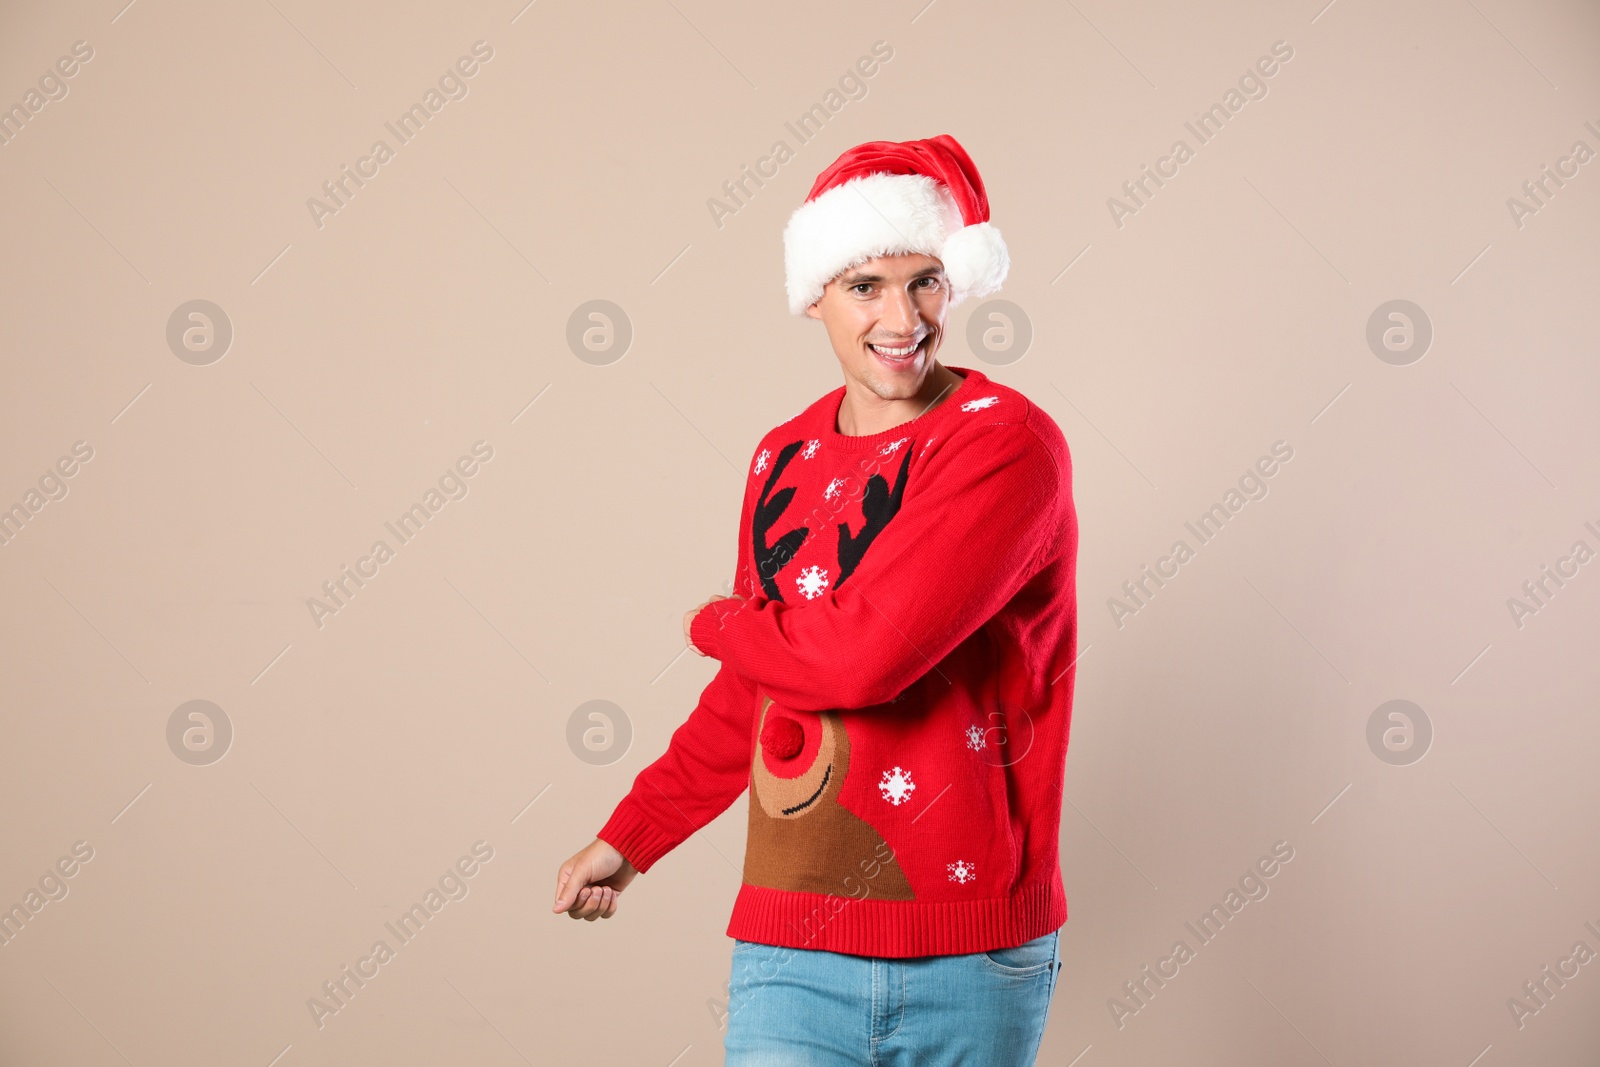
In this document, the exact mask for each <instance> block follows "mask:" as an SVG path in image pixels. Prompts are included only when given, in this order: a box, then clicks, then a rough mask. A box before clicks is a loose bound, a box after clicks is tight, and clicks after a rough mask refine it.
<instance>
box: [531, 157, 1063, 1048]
mask: <svg viewBox="0 0 1600 1067" xmlns="http://www.w3.org/2000/svg"><path fill="white" fill-rule="evenodd" d="M988 218H989V205H988V200H987V197H986V195H985V192H984V187H983V182H982V180H981V179H980V178H979V177H978V173H977V169H976V168H975V167H974V166H973V164H972V160H971V158H970V157H968V155H967V153H966V152H965V151H964V150H963V149H962V148H961V146H960V145H959V144H957V143H956V141H955V140H954V138H951V137H949V136H944V135H941V136H937V137H932V138H929V139H926V140H920V141H908V142H903V143H897V142H890V141H873V142H869V143H867V144H864V145H859V146H857V147H856V148H852V149H850V150H849V151H848V152H846V153H844V155H842V156H840V157H839V159H838V160H836V161H835V162H834V163H833V164H832V165H831V166H830V167H829V168H828V169H827V170H825V171H823V173H822V174H821V175H820V176H819V177H818V178H817V181H816V183H815V184H814V185H813V187H812V189H811V193H810V195H809V196H808V197H807V198H806V202H805V203H804V204H802V205H801V206H800V207H799V208H798V209H796V211H795V212H794V215H793V216H792V217H791V219H790V221H789V224H788V226H787V228H786V229H785V231H784V246H785V267H786V272H787V286H788V295H789V309H790V311H791V312H793V313H794V314H805V315H808V316H810V317H811V318H814V319H818V320H820V321H821V322H822V323H823V325H824V326H825V327H826V329H827V332H828V340H829V342H830V344H831V345H832V348H833V351H834V354H835V356H837V358H838V360H839V363H840V367H841V369H842V371H843V375H844V384H843V385H842V386H841V387H839V388H837V389H834V390H833V391H832V392H830V393H828V394H827V395H826V396H823V397H822V398H820V399H819V400H817V401H816V402H814V403H813V404H811V405H810V406H809V407H807V408H806V409H805V410H804V411H802V412H800V413H799V414H798V415H796V416H794V417H793V418H791V419H789V420H788V421H787V422H785V423H783V424H782V425H781V426H778V427H776V428H775V429H773V430H772V431H770V432H769V433H768V434H767V435H766V436H765V437H763V438H762V440H761V442H760V444H759V445H758V446H757V448H756V451H755V453H754V454H753V456H752V460H751V466H750V470H749V474H748V479H747V482H746V486H745V493H744V504H743V508H742V511H741V516H740V524H739V551H738V557H737V564H736V575H737V581H736V584H735V595H734V596H732V597H712V598H711V599H710V600H708V601H706V602H705V603H703V604H701V605H699V606H698V607H696V608H694V609H693V610H691V611H690V612H689V613H688V614H687V615H686V616H685V617H684V633H685V639H686V640H687V641H688V642H689V645H690V647H692V648H693V649H694V650H695V651H696V652H698V653H700V654H701V655H705V656H711V657H714V658H716V659H718V660H720V661H721V664H722V665H721V669H720V670H719V671H718V672H717V675H716V677H715V678H713V679H712V681H711V683H710V685H708V686H707V687H706V689H705V691H704V693H702V695H701V698H700V702H699V704H698V705H697V706H696V708H695V709H694V711H693V712H692V713H691V714H690V716H689V718H688V720H687V721H686V722H684V723H683V725H681V726H680V727H679V728H678V729H677V730H676V731H675V732H674V733H673V735H672V740H671V743H670V745H669V746H668V749H667V752H666V754H665V755H663V756H662V757H661V758H660V759H658V760H656V761H655V762H654V763H652V764H651V765H650V766H648V767H646V768H645V769H644V770H642V771H640V772H639V774H638V776H637V777H636V778H635V780H634V784H633V788H632V790H631V791H630V792H629V793H628V795H627V796H625V797H624V798H623V799H622V801H621V802H620V803H619V804H618V805H617V807H616V809H615V811H613V813H612V815H611V817H610V819H609V820H608V821H607V822H606V824H605V825H604V826H603V827H602V828H601V829H600V831H599V833H598V834H597V836H596V840H595V841H594V842H593V843H591V844H590V845H589V846H587V847H586V848H584V849H582V850H581V851H579V852H578V853H577V854H576V855H574V856H572V857H571V858H570V859H568V860H567V861H566V862H565V863H563V864H562V865H561V868H560V870H559V872H558V874H557V882H556V900H555V904H554V906H553V910H554V911H556V912H561V911H565V912H566V913H567V914H568V915H570V916H571V917H573V918H575V919H587V920H590V921H592V920H594V919H596V918H609V917H611V916H612V915H614V914H615V913H616V909H617V901H618V894H620V893H621V891H622V890H623V889H624V888H626V887H627V885H628V884H629V883H630V882H632V881H633V879H634V877H635V876H636V875H638V874H639V873H641V872H643V871H647V870H648V869H649V868H650V867H651V866H652V865H653V864H654V863H655V862H656V861H657V860H658V859H660V858H661V857H662V856H664V855H665V854H666V853H667V852H669V851H671V850H672V849H673V848H675V847H676V846H677V845H678V844H680V843H682V842H683V841H684V840H685V839H686V838H688V836H689V835H690V834H692V833H694V832H695V831H696V830H698V829H700V828H701V827H703V826H704V825H706V824H707V823H709V822H710V821H711V820H712V819H714V818H716V817H717V815H719V814H721V813H722V812H723V811H724V810H726V809H727V807H728V806H729V805H730V804H732V803H733V801H734V800H736V799H737V798H738V796H739V794H740V793H742V792H744V791H745V789H746V788H748V789H749V790H750V805H749V828H748V836H747V839H746V846H745V860H744V871H743V881H742V884H741V886H740V889H739V894H738V897H737V899H736V901H735V903H734V910H733V916H732V918H731V920H730V922H729V925H728V931H727V932H728V934H729V935H730V936H732V937H733V938H734V939H735V941H734V953H733V968H732V975H731V979H730V982H729V1002H728V1014H727V1024H728V1031H727V1036H726V1038H725V1044H726V1049H727V1055H728V1058H727V1061H726V1062H727V1063H729V1064H756V1063H762V1064H774V1063H780V1062H781V1063H802V1062H803V1063H805V1064H809V1065H827V1064H856V1063H865V1062H872V1063H887V1062H895V1063H900V1062H904V1063H912V1062H915V1063H918V1064H946V1063H950V1064H953V1063H983V1064H986V1065H993V1067H1002V1065H1011V1064H1026V1063H1032V1062H1033V1060H1034V1057H1035V1056H1036V1054H1037V1051H1038V1047H1039V1042H1040V1038H1041V1036H1042V1034H1043V1030H1044V1024H1045V1020H1046V1018H1047V1016H1048V1012H1049V1006H1050V998H1051V995H1052V994H1053V992H1054V989H1055V980H1056V976H1057V974H1058V972H1059V970H1060V966H1061V962H1060V948H1059V937H1060V933H1059V931H1060V927H1061V925H1062V924H1063V923H1064V922H1065V921H1066V917H1067V902H1066V894H1065V891H1064V889H1063V886H1062V880H1061V868H1060V862H1059V856H1058V834H1059V829H1060V818H1061V797H1062V778H1063V774H1064V769H1065V759H1066V750H1067V738H1068V732H1069V728H1070V724H1071V714H1072V691H1073V683H1074V679H1075V671H1074V664H1075V662H1076V648H1077V597H1076V581H1075V573H1076V562H1077V543H1078V527H1077V517H1076V511H1075V509H1074V505H1073V501H1072V480H1071V457H1070V455H1069V453H1068V450H1067V445H1066V441H1065V440H1064V439H1063V437H1062V435H1061V432H1060V430H1059V428H1058V427H1057V426H1056V424H1055V422H1054V421H1053V420H1052V419H1051V418H1050V417H1049V415H1047V414H1046V413H1045V412H1044V411H1043V410H1041V409H1040V408H1038V407H1037V406H1035V405H1034V404H1032V403H1031V402H1029V400H1028V399H1027V398H1026V397H1024V396H1023V395H1022V394H1021V393H1019V392H1017V391H1016V390H1014V389H1011V388H1009V387H1007V386H1004V385H1000V384H999V383H997V382H993V381H990V380H989V379H988V378H987V377H986V376H985V375H984V374H983V373H982V372H980V371H978V370H976V369H974V368H967V367H950V366H946V365H944V364H942V363H940V362H938V360H937V359H936V358H935V356H936V355H937V353H938V351H939V349H940V346H941V345H942V344H943V342H944V337H945V328H946V323H947V322H948V317H949V312H950V309H951V308H952V307H953V306H955V305H956V304H957V303H959V302H960V301H962V300H964V299H966V298H968V297H971V296H983V295H986V294H988V293H990V292H993V291H995V290H996V289H998V288H999V287H1000V284H1001V283H1002V282H1003V281H1004V279H1005V275H1006V272H1007V270H1008V267H1009V258H1008V255H1007V252H1006V248H1005V244H1004V242H1003V241H1002V240H1001V238H1000V233H999V231H998V230H996V229H995V228H994V227H993V226H991V225H990V224H989V221H988ZM795 1057H798V1058H795Z"/></svg>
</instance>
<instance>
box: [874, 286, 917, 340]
mask: <svg viewBox="0 0 1600 1067" xmlns="http://www.w3.org/2000/svg"><path fill="white" fill-rule="evenodd" d="M921 321H922V316H921V315H920V314H919V313H918V312H917V305H916V303H915V302H914V301H913V300H912V299H911V294H910V293H908V292H906V291H905V290H904V289H893V290H890V292H889V296H888V300H887V303H886V304H885V306H884V309H883V315H882V316H881V318H880V319H879V325H881V326H882V327H883V328H884V329H885V330H892V331H894V332H895V333H898V334H906V335H910V334H913V333H915V332H916V330H917V325H918V324H919V323H920V322H921Z"/></svg>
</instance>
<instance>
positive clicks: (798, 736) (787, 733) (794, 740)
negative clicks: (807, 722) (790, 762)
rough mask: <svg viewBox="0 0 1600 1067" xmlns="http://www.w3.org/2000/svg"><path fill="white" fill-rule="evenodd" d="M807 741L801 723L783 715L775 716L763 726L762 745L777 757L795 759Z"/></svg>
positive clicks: (771, 754) (769, 753)
mask: <svg viewBox="0 0 1600 1067" xmlns="http://www.w3.org/2000/svg"><path fill="white" fill-rule="evenodd" d="M805 741H806V732H805V731H804V730H803V729H801V727H800V724H799V723H797V722H795V721H794V720H793V719H791V718H788V717H786V716H783V715H775V716H773V717H772V718H770V719H768V720H767V723H766V725H765V726H763V727H762V728H761V747H762V748H764V749H766V750H767V753H768V755H770V756H772V757H773V758H775V759H793V758H794V757H795V756H796V755H798V754H799V752H800V749H801V747H802V746H803V745H804V744H805Z"/></svg>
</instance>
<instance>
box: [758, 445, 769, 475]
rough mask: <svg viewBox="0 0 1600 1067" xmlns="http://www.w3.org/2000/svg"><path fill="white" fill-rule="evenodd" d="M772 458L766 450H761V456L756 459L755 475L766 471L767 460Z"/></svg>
mask: <svg viewBox="0 0 1600 1067" xmlns="http://www.w3.org/2000/svg"><path fill="white" fill-rule="evenodd" d="M771 458H772V453H771V452H770V451H768V450H767V449H765V448H763V449H762V450H761V455H759V456H757V457H756V473H757V474H760V473H761V472H762V471H764V470H766V469H767V460H769V459H771Z"/></svg>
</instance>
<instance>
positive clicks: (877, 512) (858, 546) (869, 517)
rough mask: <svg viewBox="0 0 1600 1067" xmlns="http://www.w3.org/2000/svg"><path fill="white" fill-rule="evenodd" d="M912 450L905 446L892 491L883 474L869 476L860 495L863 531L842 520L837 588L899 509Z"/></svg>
mask: <svg viewBox="0 0 1600 1067" xmlns="http://www.w3.org/2000/svg"><path fill="white" fill-rule="evenodd" d="M911 451H912V450H911V449H909V448H908V449H906V451H905V456H904V458H902V459H901V460H900V472H899V473H898V474H896V475H895V479H894V491H893V492H890V491H889V483H888V482H886V481H884V480H883V475H881V474H874V475H873V476H872V477H871V478H868V479H867V489H866V492H865V493H863V494H862V495H861V518H862V523H861V532H860V533H858V534H856V535H855V536H854V537H852V536H850V524H849V523H847V522H841V523H840V524H839V578H838V580H837V581H835V582H834V583H833V588H834V589H836V590H837V589H838V588H839V587H840V586H841V585H843V584H844V580H845V579H846V578H848V577H850V575H851V574H852V573H853V572H854V571H855V569H856V564H858V563H860V562H861V557H862V556H865V555H866V554H867V548H868V547H869V546H870V545H871V544H872V542H873V540H874V539H875V538H876V537H877V536H878V534H880V533H882V532H883V528H884V527H885V526H887V525H889V520H890V519H892V518H894V517H895V515H896V514H897V513H898V512H899V511H900V498H901V497H902V496H904V495H905V491H906V470H907V469H908V468H909V467H910V466H911Z"/></svg>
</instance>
